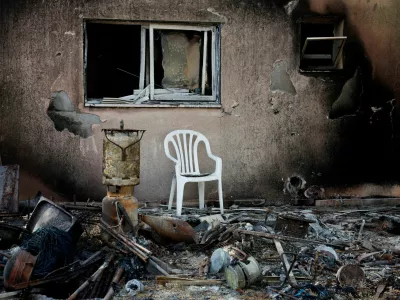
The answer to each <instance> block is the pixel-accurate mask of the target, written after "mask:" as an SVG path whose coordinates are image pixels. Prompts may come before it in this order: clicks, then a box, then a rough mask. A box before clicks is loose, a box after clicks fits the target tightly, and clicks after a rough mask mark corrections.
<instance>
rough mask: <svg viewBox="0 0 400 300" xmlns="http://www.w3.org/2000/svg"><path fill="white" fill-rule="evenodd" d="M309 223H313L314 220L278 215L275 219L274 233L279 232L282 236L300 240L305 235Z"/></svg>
mask: <svg viewBox="0 0 400 300" xmlns="http://www.w3.org/2000/svg"><path fill="white" fill-rule="evenodd" d="M310 223H314V220H309V219H306V218H303V217H300V216H294V215H289V214H280V215H278V216H277V218H276V224H275V231H276V232H278V231H280V232H281V233H282V234H284V235H289V236H294V237H300V238H302V237H305V236H306V235H307V233H308V225H309V224H310Z"/></svg>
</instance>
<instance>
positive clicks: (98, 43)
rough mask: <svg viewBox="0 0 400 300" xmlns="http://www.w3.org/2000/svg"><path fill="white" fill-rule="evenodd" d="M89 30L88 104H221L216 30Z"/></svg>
mask: <svg viewBox="0 0 400 300" xmlns="http://www.w3.org/2000/svg"><path fill="white" fill-rule="evenodd" d="M85 28H86V30H85V33H86V35H85V64H84V66H85V82H86V89H85V92H86V103H87V104H89V105H96V104H100V106H101V105H113V104H116V105H120V104H160V103H161V104H163V103H171V101H175V102H176V101H178V102H190V103H194V102H199V104H201V103H210V102H214V103H218V102H219V76H220V68H219V51H218V49H219V44H220V42H219V28H218V26H202V25H177V24H166V23H163V24H156V23H146V24H124V23H119V24H114V23H104V22H103V23H96V22H90V21H87V22H86V23H85ZM196 104H197V103H196Z"/></svg>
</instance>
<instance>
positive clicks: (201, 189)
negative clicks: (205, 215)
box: [198, 181, 206, 209]
mask: <svg viewBox="0 0 400 300" xmlns="http://www.w3.org/2000/svg"><path fill="white" fill-rule="evenodd" d="M205 184H206V183H205V182H204V181H200V182H199V183H198V189H199V208H200V209H203V208H204V187H205Z"/></svg>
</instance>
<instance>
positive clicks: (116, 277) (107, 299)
mask: <svg viewBox="0 0 400 300" xmlns="http://www.w3.org/2000/svg"><path fill="white" fill-rule="evenodd" d="M123 273H124V268H122V267H119V268H118V269H117V271H115V274H114V277H113V279H112V281H111V286H110V288H109V289H108V292H107V294H106V295H105V296H104V298H103V300H110V299H111V298H112V296H113V295H114V292H115V291H114V287H113V285H114V284H117V283H118V281H119V280H120V279H121V277H122V274H123Z"/></svg>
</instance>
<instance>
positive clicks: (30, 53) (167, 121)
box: [0, 0, 373, 201]
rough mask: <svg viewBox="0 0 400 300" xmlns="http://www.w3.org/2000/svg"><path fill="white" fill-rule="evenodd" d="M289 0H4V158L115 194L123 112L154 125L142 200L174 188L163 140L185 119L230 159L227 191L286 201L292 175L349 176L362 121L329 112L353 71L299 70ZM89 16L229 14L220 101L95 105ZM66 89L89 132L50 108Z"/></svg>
mask: <svg viewBox="0 0 400 300" xmlns="http://www.w3.org/2000/svg"><path fill="white" fill-rule="evenodd" d="M279 2H280V1H259V2H257V1H228V0H219V1H210V0H202V1H191V2H190V1H188V2H181V1H175V0H169V1H167V0H162V1H145V0H143V1H142V0H140V1H128V0H122V1H118V2H115V1H106V0H103V1H79V0H73V1H36V0H27V1H11V0H1V1H0V22H1V26H0V40H1V43H2V51H1V52H0V62H1V64H0V105H1V110H0V147H1V149H0V154H1V156H2V159H3V162H4V163H19V164H20V165H21V168H22V169H23V170H27V171H28V172H29V173H30V174H36V175H37V176H38V177H40V178H41V179H42V181H43V182H44V183H46V184H49V185H51V186H52V187H53V189H54V190H57V191H59V192H60V193H62V194H64V195H66V196H67V197H70V196H71V195H72V194H76V195H77V196H78V199H83V198H88V197H90V198H91V199H96V200H99V199H101V197H103V196H104V194H105V189H104V187H103V186H102V184H101V168H102V167H101V164H102V138H103V135H102V132H101V128H102V127H105V128H107V127H118V126H119V121H120V120H121V119H124V121H125V128H137V129H145V130H147V131H146V133H145V135H144V137H143V139H142V145H141V184H140V185H139V186H138V187H137V188H136V190H135V193H136V196H137V198H138V199H140V200H142V201H158V200H165V199H167V198H168V195H169V188H170V184H171V178H172V174H173V165H172V162H170V161H169V160H168V159H167V158H166V156H165V154H164V149H163V140H164V137H165V136H166V134H167V133H168V132H170V131H172V130H175V129H194V130H198V131H200V132H202V133H203V134H205V135H206V136H207V137H208V138H209V140H210V143H211V147H212V150H213V152H215V154H216V155H219V156H221V157H222V160H223V188H224V194H225V197H227V198H231V197H233V198H238V197H267V198H269V199H277V201H278V200H279V199H282V187H283V182H282V179H286V177H288V176H291V175H293V174H301V175H302V176H303V177H305V179H306V180H307V182H313V183H317V184H326V183H332V182H335V181H338V182H340V180H339V179H340V178H339V177H340V176H342V175H343V172H342V171H341V169H340V168H341V167H338V166H339V165H340V166H344V165H346V166H348V168H347V169H348V170H350V171H351V170H352V169H354V168H355V167H357V166H358V165H354V163H352V161H351V158H354V157H357V155H358V153H356V151H354V153H350V154H349V153H348V152H346V150H343V145H344V146H348V145H349V144H348V143H347V142H343V141H351V139H352V138H353V136H352V134H353V135H355V134H356V132H357V131H356V130H352V131H343V126H345V125H344V122H347V121H343V120H329V119H328V118H327V116H328V114H329V110H330V108H331V105H332V103H333V102H334V100H335V99H336V98H337V97H338V96H339V95H340V92H341V87H342V86H343V85H344V83H345V82H346V80H348V79H349V76H347V75H345V76H336V77H331V76H319V77H318V76H305V75H304V74H301V73H299V72H298V65H299V53H298V52H299V48H298V44H297V36H296V34H297V33H296V32H297V28H296V23H294V22H293V20H292V18H291V16H290V15H288V14H287V12H286V10H285V8H284V5H285V4H286V3H279ZM283 2H286V1H283ZM84 19H116V20H133V21H135V20H140V21H170V22H189V23H190V22H214V23H221V24H222V28H221V81H222V83H221V107H220V108H205V107H204V108H201V107H200V108H181V107H178V108H177V107H170V108H156V107H150V108H149V107H142V108H141V107H135V108H90V107H85V106H84V75H83V56H84V47H83V44H84V34H83V31H84V28H83V20H84ZM346 76H347V77H346ZM60 91H63V92H64V93H65V94H66V95H67V96H68V98H69V99H70V100H71V103H72V106H73V107H74V109H75V113H76V114H90V116H91V118H97V117H95V116H98V118H99V119H100V120H101V124H96V123H99V122H98V121H97V120H98V119H96V122H93V123H94V124H93V125H91V127H92V130H93V132H90V131H89V134H87V136H86V135H85V136H81V135H79V134H74V131H75V132H79V130H76V126H78V127H79V124H74V128H75V129H74V130H72V132H71V131H68V130H63V131H59V130H60V128H56V126H55V122H53V121H54V120H52V119H51V118H50V117H49V116H48V110H49V106H50V103H51V96H52V95H54V93H56V92H60ZM349 122H352V121H349ZM354 123H355V125H354V126H355V127H357V126H358V125H357V124H359V123H357V122H354ZM85 125H87V124H86V123H85ZM346 126H349V125H346ZM346 128H347V127H346ZM67 129H68V127H67ZM360 130H361V129H360ZM85 132H86V133H87V132H88V131H87V130H85ZM349 132H350V133H351V134H349ZM346 133H347V134H348V136H347V137H346V136H345V135H346ZM350 145H352V144H351V142H350ZM367 151H368V150H367ZM369 153H370V152H369ZM338 162H339V164H338ZM347 164H349V165H347ZM352 166H353V168H352ZM347 169H346V170H347ZM356 173H357V172H355V173H354V174H356ZM372 173H373V172H372V171H370V174H372ZM21 188H23V187H21ZM188 188H191V189H189V190H188V193H187V194H185V196H186V197H187V198H194V197H196V195H197V188H195V187H194V186H193V187H188ZM206 188H207V190H206V195H207V194H208V197H214V196H216V190H217V187H216V185H214V184H213V183H210V184H207V185H206Z"/></svg>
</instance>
